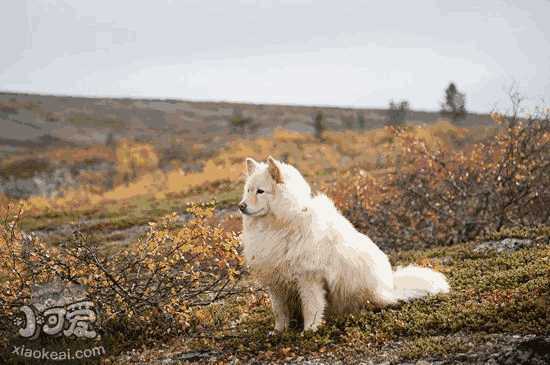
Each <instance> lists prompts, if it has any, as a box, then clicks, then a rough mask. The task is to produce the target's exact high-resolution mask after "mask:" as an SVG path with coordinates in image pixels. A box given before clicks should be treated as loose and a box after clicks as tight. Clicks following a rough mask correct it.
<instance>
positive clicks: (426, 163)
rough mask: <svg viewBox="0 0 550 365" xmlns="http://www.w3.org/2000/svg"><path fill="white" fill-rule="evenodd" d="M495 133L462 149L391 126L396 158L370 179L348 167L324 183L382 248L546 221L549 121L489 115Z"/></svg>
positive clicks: (462, 238)
mask: <svg viewBox="0 0 550 365" xmlns="http://www.w3.org/2000/svg"><path fill="white" fill-rule="evenodd" d="M493 119H494V120H495V122H496V123H497V124H498V126H499V130H498V132H497V134H496V136H494V137H492V138H490V139H487V140H485V141H482V142H479V143H476V144H474V145H473V146H471V147H469V148H465V149H463V150H453V149H449V148H445V146H437V145H433V144H432V145H429V144H427V143H426V142H425V141H424V140H423V139H422V138H418V137H417V136H415V135H413V134H411V133H409V132H408V131H397V130H395V131H394V134H395V136H396V145H398V146H399V148H400V149H401V151H402V153H401V154H400V156H401V157H402V161H401V163H400V164H399V165H398V166H394V168H393V169H392V170H391V171H389V172H388V173H386V174H384V175H382V176H377V177H373V176H372V175H370V174H368V173H367V172H366V171H364V170H361V169H354V170H352V171H350V172H348V173H346V174H345V175H343V176H342V177H341V178H339V179H338V181H337V182H336V183H334V184H333V185H332V186H331V187H330V191H331V195H332V196H333V198H334V199H335V201H336V203H337V205H338V206H339V207H340V208H341V209H342V211H343V212H344V214H345V215H347V216H348V217H349V218H350V219H351V221H352V222H353V223H354V224H356V225H357V226H358V227H359V228H361V229H363V230H365V231H367V232H368V233H369V234H370V235H371V236H372V237H373V238H374V239H376V240H377V241H378V242H380V243H382V244H385V245H386V246H393V247H400V248H402V247H404V246H419V245H420V246H422V245H433V244H445V243H453V242H461V241H465V240H469V239H472V238H474V237H476V236H479V235H481V234H483V233H485V232H488V231H494V230H498V229H501V228H503V227H507V226H522V225H538V224H546V223H548V221H549V219H550V209H549V207H550V188H549V187H550V174H549V173H548V171H549V170H550V119H549V115H548V112H547V111H546V112H538V113H536V114H534V115H531V116H529V117H528V118H518V117H517V116H505V115H501V114H494V115H493Z"/></svg>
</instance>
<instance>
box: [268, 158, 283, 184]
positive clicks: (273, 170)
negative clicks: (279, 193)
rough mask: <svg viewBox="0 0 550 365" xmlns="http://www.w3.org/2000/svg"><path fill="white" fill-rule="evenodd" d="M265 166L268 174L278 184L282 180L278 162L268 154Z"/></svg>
mask: <svg viewBox="0 0 550 365" xmlns="http://www.w3.org/2000/svg"><path fill="white" fill-rule="evenodd" d="M267 166H268V171H269V175H271V177H272V178H273V180H275V182H276V183H277V184H280V183H282V182H283V173H282V172H281V168H280V167H279V163H278V162H277V160H275V159H274V158H273V157H271V156H269V157H268V158H267Z"/></svg>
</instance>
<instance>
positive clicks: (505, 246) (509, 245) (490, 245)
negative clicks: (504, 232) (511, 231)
mask: <svg viewBox="0 0 550 365" xmlns="http://www.w3.org/2000/svg"><path fill="white" fill-rule="evenodd" d="M532 245H533V240H531V239H521V238H505V239H503V240H500V241H485V242H482V243H480V244H479V245H477V246H476V247H475V248H474V252H487V251H496V252H499V253H500V252H504V251H517V250H519V249H521V248H526V247H530V246H532Z"/></svg>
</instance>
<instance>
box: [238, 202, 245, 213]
mask: <svg viewBox="0 0 550 365" xmlns="http://www.w3.org/2000/svg"><path fill="white" fill-rule="evenodd" d="M239 209H240V210H241V212H244V211H245V209H246V203H245V202H242V203H239Z"/></svg>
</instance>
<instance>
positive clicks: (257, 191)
mask: <svg viewBox="0 0 550 365" xmlns="http://www.w3.org/2000/svg"><path fill="white" fill-rule="evenodd" d="M263 193H264V191H263V190H262V189H258V190H256V194H263Z"/></svg>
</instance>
